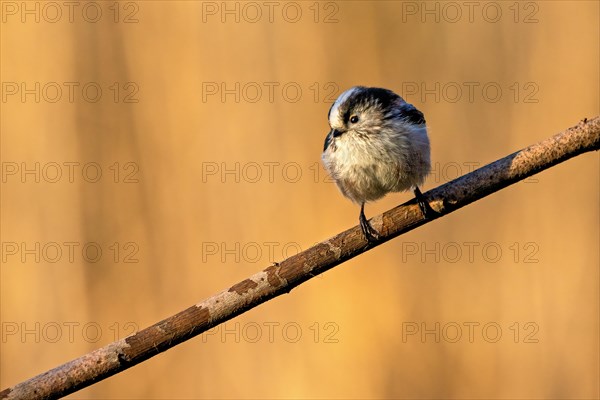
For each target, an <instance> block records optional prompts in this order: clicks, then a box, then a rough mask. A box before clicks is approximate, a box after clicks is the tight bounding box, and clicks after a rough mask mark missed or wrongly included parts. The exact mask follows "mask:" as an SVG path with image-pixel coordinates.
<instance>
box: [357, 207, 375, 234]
mask: <svg viewBox="0 0 600 400" xmlns="http://www.w3.org/2000/svg"><path fill="white" fill-rule="evenodd" d="M358 220H359V221H360V228H361V229H362V232H363V235H365V238H366V239H367V241H368V242H369V243H373V242H376V241H377V240H378V239H379V233H378V232H377V231H376V230H375V228H373V227H372V226H371V224H370V223H369V221H367V217H365V203H364V202H363V203H361V205H360V217H359V218H358Z"/></svg>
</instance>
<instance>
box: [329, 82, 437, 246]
mask: <svg viewBox="0 0 600 400" xmlns="http://www.w3.org/2000/svg"><path fill="white" fill-rule="evenodd" d="M328 119H329V126H330V127H331V131H330V132H329V134H328V135H327V137H326V138H325V146H324V149H323V155H322V160H323V165H324V166H325V169H326V170H327V172H328V173H329V175H331V177H332V178H333V179H334V180H335V183H336V184H337V186H338V188H339V189H340V191H341V192H342V194H343V195H344V196H346V197H347V198H349V199H350V200H352V201H353V202H355V203H357V204H360V217H359V221H360V227H361V229H362V231H363V233H364V235H365V238H366V239H367V240H368V241H369V242H374V241H376V240H377V239H378V238H379V234H378V233H377V231H376V230H375V229H374V228H373V227H372V226H371V224H370V223H369V221H367V218H366V217H365V203H366V202H368V201H374V200H378V199H380V198H382V197H383V196H385V195H386V194H387V193H389V192H402V191H406V190H409V189H413V190H414V193H415V196H416V198H417V201H418V204H419V207H420V208H421V211H422V212H423V215H424V217H425V218H428V217H431V216H433V215H434V214H436V211H434V210H433V209H432V208H431V207H430V206H429V203H427V200H426V199H425V197H424V196H423V194H422V193H421V191H420V190H419V185H422V184H423V182H424V181H425V177H426V176H427V175H428V174H429V171H430V169H431V162H430V156H429V153H430V150H429V138H428V137H427V128H426V126H425V117H424V116H423V113H421V112H420V111H419V110H417V109H416V108H415V107H414V106H413V105H412V104H409V103H407V102H406V101H404V99H403V98H402V97H400V96H398V95H397V94H396V93H394V92H392V91H391V90H388V89H381V88H371V87H364V86H355V87H352V88H350V89H348V90H346V91H345V92H344V93H342V94H341V95H340V96H339V97H338V98H337V100H336V101H335V102H334V103H333V105H332V106H331V108H330V109H329V115H328Z"/></svg>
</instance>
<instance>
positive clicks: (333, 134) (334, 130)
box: [331, 129, 344, 137]
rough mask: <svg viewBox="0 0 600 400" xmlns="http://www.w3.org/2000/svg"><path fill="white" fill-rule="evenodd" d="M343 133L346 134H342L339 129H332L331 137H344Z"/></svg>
mask: <svg viewBox="0 0 600 400" xmlns="http://www.w3.org/2000/svg"><path fill="white" fill-rule="evenodd" d="M342 133H344V132H340V131H338V130H337V129H332V130H331V135H332V136H333V137H338V136H342Z"/></svg>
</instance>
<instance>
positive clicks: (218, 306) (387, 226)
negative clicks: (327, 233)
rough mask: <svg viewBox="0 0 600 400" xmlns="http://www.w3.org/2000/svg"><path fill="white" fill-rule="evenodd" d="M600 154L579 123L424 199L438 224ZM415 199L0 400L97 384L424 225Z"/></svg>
mask: <svg viewBox="0 0 600 400" xmlns="http://www.w3.org/2000/svg"><path fill="white" fill-rule="evenodd" d="M599 149H600V117H596V118H594V119H592V120H589V121H588V120H583V121H581V122H580V123H579V124H577V125H576V126H574V127H572V128H569V129H567V130H566V131H564V132H561V133H559V134H557V135H555V136H553V137H551V138H548V139H546V140H543V141H542V142H539V143H536V144H534V145H531V146H529V147H527V148H525V149H523V150H521V151H518V152H516V153H513V154H510V155H508V156H506V157H504V158H502V159H500V160H498V161H495V162H493V163H491V164H488V165H486V166H484V167H481V168H479V169H477V170H475V171H473V172H471V173H469V174H467V175H463V176H461V177H459V178H457V179H455V180H453V181H451V182H449V183H446V184H444V185H442V186H439V187H437V188H435V189H432V190H430V191H429V192H427V193H425V196H426V197H427V198H428V199H429V200H430V202H431V205H432V207H433V208H434V209H435V210H436V211H439V215H437V216H436V218H439V217H442V216H444V215H446V214H449V213H451V212H453V211H455V210H458V209H459V208H461V207H464V206H466V205H467V204H470V203H472V202H474V201H477V200H479V199H482V198H483V197H485V196H487V195H489V194H491V193H494V192H496V191H498V190H500V189H502V188H505V187H506V186H509V185H511V184H513V183H515V182H518V181H520V180H522V179H525V178H527V177H529V176H531V175H534V174H536V173H538V172H540V171H543V170H545V169H547V168H550V167H552V166H554V165H556V164H559V163H561V162H563V161H566V160H568V159H570V158H572V157H575V156H577V155H579V154H582V153H585V152H588V151H592V150H599ZM430 221H431V220H424V219H423V218H422V214H421V211H420V209H419V207H418V205H417V203H416V201H415V200H411V201H409V202H407V203H405V204H402V205H400V206H398V207H395V208H393V209H391V210H389V211H386V212H384V213H383V214H382V215H379V216H377V217H375V218H373V219H372V220H371V224H372V225H373V227H374V228H375V229H377V231H378V232H380V235H381V238H380V240H379V241H378V242H377V243H376V244H375V245H368V244H367V242H366V240H365V239H364V237H363V235H362V233H361V230H360V227H358V226H355V227H353V228H351V229H348V230H347V231H345V232H342V233H340V234H338V235H336V236H334V237H332V238H330V239H328V240H326V241H324V242H321V243H319V244H317V245H315V246H313V247H311V248H309V249H307V250H305V251H303V252H301V253H299V254H297V255H295V256H292V257H289V258H287V259H286V260H284V261H282V262H281V263H275V264H274V265H271V266H270V267H268V268H266V269H265V270H263V271H260V272H258V273H256V274H254V275H252V276H251V277H249V278H248V279H245V280H243V281H242V282H239V283H236V284H235V285H233V286H232V287H230V288H229V289H227V290H224V291H222V292H221V293H218V294H216V295H214V296H212V297H210V298H208V299H206V300H204V301H203V302H201V303H198V304H196V305H193V306H191V307H189V308H188V309H186V310H184V311H181V312H180V313H178V314H175V315H173V316H171V317H169V318H167V319H165V320H163V321H161V322H158V323H157V324H154V325H152V326H150V327H148V328H146V329H144V330H141V331H139V332H137V333H135V334H133V335H131V336H128V337H126V338H124V339H121V340H118V341H116V342H114V343H111V344H109V345H107V346H105V347H102V348H100V349H98V350H95V351H93V352H91V353H88V354H86V355H84V356H82V357H80V358H78V359H75V360H73V361H70V362H68V363H66V364H63V365H61V366H59V367H56V368H54V369H52V370H50V371H47V372H44V373H43V374H40V375H38V376H35V377H33V378H31V379H29V380H27V381H24V382H22V383H19V384H17V385H15V386H13V387H11V388H8V389H5V390H3V391H2V392H0V399H5V398H6V399H42V398H57V397H60V396H64V395H67V394H69V393H73V392H75V391H77V390H79V389H82V388H84V387H86V386H89V385H91V384H93V383H95V382H98V381H101V380H103V379H105V378H107V377H109V376H111V375H114V374H117V373H119V372H121V371H124V370H126V369H127V368H130V367H132V366H134V365H136V364H138V363H141V362H142V361H144V360H147V359H149V358H150V357H153V356H155V355H157V354H158V353H160V352H163V351H165V350H168V349H170V348H171V347H174V346H175V345H177V344H179V343H181V342H184V341H186V340H188V339H191V338H193V337H194V336H196V335H199V334H201V333H202V332H205V331H206V330H208V329H210V328H212V327H214V326H216V325H219V324H221V323H223V322H225V321H227V320H229V319H231V318H233V317H235V316H237V315H239V314H242V313H244V312H246V311H248V310H250V309H252V308H254V307H256V306H258V305H259V304H262V303H264V302H266V301H268V300H270V299H272V298H274V297H277V296H279V295H281V294H283V293H288V292H289V291H290V290H292V289H293V288H294V287H296V286H298V285H300V284H301V283H303V282H306V281H307V280H309V279H311V278H313V277H314V276H316V275H318V274H321V273H323V272H325V271H327V270H329V269H331V268H333V267H335V266H336V265H338V264H341V263H343V262H344V261H346V260H349V259H351V258H353V257H355V256H357V255H359V254H361V253H364V252H365V251H367V250H369V249H371V248H373V247H375V246H377V245H379V244H381V243H383V242H386V241H388V240H390V239H392V238H395V237H396V236H399V235H401V234H403V233H405V232H408V231H410V230H412V229H415V228H416V227H418V226H421V225H423V224H426V223H428V222H430Z"/></svg>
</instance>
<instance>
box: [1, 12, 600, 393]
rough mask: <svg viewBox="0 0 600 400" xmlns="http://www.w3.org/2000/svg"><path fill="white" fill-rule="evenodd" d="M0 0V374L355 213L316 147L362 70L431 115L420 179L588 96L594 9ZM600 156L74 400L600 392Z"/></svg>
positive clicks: (22, 374) (129, 322)
mask: <svg viewBox="0 0 600 400" xmlns="http://www.w3.org/2000/svg"><path fill="white" fill-rule="evenodd" d="M0 6H1V11H2V25H1V40H0V44H1V53H0V54H1V70H0V72H1V81H2V102H1V108H2V109H1V134H2V136H1V157H2V164H1V165H2V182H1V185H2V187H1V198H0V199H1V205H2V208H1V236H2V238H1V242H2V260H1V261H2V266H1V269H0V274H1V275H0V276H1V285H0V288H1V323H2V337H1V342H0V345H1V359H0V366H1V371H0V384H1V387H2V388H6V387H8V386H11V385H14V384H16V383H18V382H20V381H23V380H25V379H27V378H30V377H32V376H34V375H36V374H38V373H41V372H44V371H46V370H47V369H50V368H53V367H55V366H57V365H59V364H62V363H64V362H66V361H69V360H71V359H73V358H76V357H78V356H81V355H83V354H85V353H87V352H89V351H91V350H94V349H96V348H98V347H101V346H104V345H106V344H108V343H110V342H112V341H114V340H116V339H119V338H122V337H125V336H127V335H129V334H131V333H133V332H135V331H136V330H138V329H142V328H144V327H146V326H148V325H150V324H153V323H155V322H157V321H159V320H161V319H163V318H165V317H167V316H169V315H172V314H174V313H176V312H178V311H180V310H183V309H184V308H187V307H188V306H190V305H192V304H194V303H196V302H199V301H201V300H203V299H204V298H206V297H208V296H210V295H212V294H215V293H217V292H219V291H220V290H222V289H224V288H227V287H229V286H231V284H233V283H236V282H238V281H240V280H242V279H245V278H246V277H247V276H249V275H251V274H252V273H254V272H257V271H259V270H261V269H263V268H265V267H266V266H268V265H269V264H270V263H271V262H273V261H279V260H282V259H284V258H285V257H287V256H289V255H292V254H296V253H297V252H298V251H301V250H303V249H306V248H308V247H309V246H311V245H312V244H314V243H315V242H318V241H321V240H324V239H326V238H328V237H330V236H333V235H334V234H337V233H338V232H340V231H342V230H344V229H347V228H350V227H351V226H354V225H356V224H357V223H358V212H359V209H358V207H357V206H356V205H354V204H352V203H351V202H350V201H348V200H347V199H345V198H343V197H342V195H341V194H340V193H339V192H338V190H337V188H336V187H335V185H334V184H333V183H332V182H331V181H330V180H329V179H328V178H327V176H326V174H325V172H324V170H323V168H322V166H321V164H320V155H321V151H322V147H323V140H324V137H325V135H326V133H327V131H328V129H329V127H328V124H327V112H328V110H329V107H330V104H331V103H332V102H333V101H334V100H335V98H336V97H337V95H339V94H340V93H341V92H342V91H344V90H345V89H347V88H349V87H351V86H354V85H357V84H361V85H367V86H381V87H386V88H389V89H392V90H394V91H396V92H397V93H399V94H401V95H402V96H403V97H404V98H405V99H406V100H407V101H408V102H410V103H413V104H414V105H415V106H416V107H417V108H419V109H420V110H421V111H423V112H424V114H425V116H426V119H427V124H428V127H429V132H430V138H431V142H432V161H433V171H432V174H431V175H430V177H429V178H428V180H427V183H426V185H425V186H424V187H423V188H422V189H424V191H425V190H429V189H431V188H433V187H436V186H438V185H440V184H442V183H445V182H447V181H450V180H452V179H454V178H456V177H457V176H459V175H462V174H465V173H468V172H470V171H471V170H473V169H474V168H477V167H479V166H483V165H485V164H487V163H489V162H492V161H494V160H496V159H498V158H501V157H503V156H505V155H508V154H510V153H512V152H514V151H516V150H519V149H521V148H523V147H526V146H528V145H529V144H532V143H535V142H537V141H540V140H542V139H545V138H547V137H549V136H551V135H554V134H555V133H558V132H560V131H562V130H563V129H565V128H567V127H570V126H572V125H575V124H577V122H578V121H580V120H581V119H583V118H585V117H588V118H590V117H594V116H596V115H597V114H598V112H599V108H600V103H599V90H598V88H599V77H598V76H599V56H600V55H599V50H598V49H599V43H598V41H599V39H598V38H599V22H598V15H599V11H600V10H599V4H598V2H594V1H552V2H549V1H548V2H547V1H543V2H542V1H525V2H504V1H502V2H478V1H475V2H437V1H436V2H421V1H416V2H412V1H406V2H401V1H381V2H371V1H352V2H341V1H322V2H319V1H296V2H285V1H284V2H279V1H274V2H238V1H230V2H220V1H219V2H210V1H208V2H200V1H169V2H167V1H122V2H112V1H111V2H40V1H29V2H15V1H2V2H1V3H0ZM598 161H599V160H598V154H597V153H596V154H591V153H590V154H585V155H582V156H579V157H577V158H575V159H573V160H570V161H568V162H565V163H563V164H560V165H558V166H557V167H555V168H552V169H550V170H548V171H546V172H543V173H541V174H539V175H536V176H534V177H533V178H530V179H528V180H526V181H525V182H521V183H518V184H515V185H513V186H510V187H509V188H507V189H505V190H502V191H501V192H499V193H496V194H494V195H492V196H490V197H488V198H485V199H484V200H481V201H479V202H476V203H474V204H472V205H470V206H468V207H466V208H464V209H461V210H459V211H458V212H456V213H453V214H451V215H449V216H447V217H445V218H442V219H440V220H437V221H435V222H433V223H431V224H427V225H425V226H423V227H421V228H419V229H417V230H415V231H412V232H410V233H408V234H406V235H404V236H401V237H399V238H397V239H396V240H393V241H391V242H389V243H387V244H385V245H383V246H380V247H378V248H376V249H374V250H372V251H369V252H368V253H367V254H364V255H361V256H360V257H357V258H355V259H353V260H351V261H349V262H347V263H345V264H343V265H341V266H339V267H337V268H335V269H333V270H332V271H330V272H327V273H326V274H324V275H323V276H319V277H317V278H315V279H313V280H311V281H309V282H308V283H306V284H304V285H302V286H301V287H299V288H297V289H294V290H293V291H292V292H291V294H289V295H286V296H282V297H280V298H277V299H275V300H273V301H270V302H268V303H267V304H264V305H262V306H260V307H258V308H255V309H253V310H251V311H250V312H248V313H246V314H244V315H242V316H240V317H238V318H236V319H234V320H232V321H230V322H227V323H226V324H225V325H222V326H220V327H217V328H215V329H213V330H211V331H209V332H207V333H205V334H203V335H201V336H198V337H197V338H195V339H193V340H190V341H188V342H186V343H184V344H181V345H179V346H177V347H176V348H174V349H172V350H169V351H167V352H165V353H162V354H160V355H158V356H156V357H154V358H152V359H150V360H149V361H147V362H144V363H142V364H140V365H138V366H136V367H134V368H132V369H129V370H127V371H125V372H124V373H121V374H118V375H117V376H114V377H112V378H109V379H107V380H105V381H102V382H100V383H97V384H95V385H93V386H91V387H89V388H86V389H84V390H82V391H80V392H77V393H75V394H73V395H71V396H70V398H74V399H75V398H76V399H100V398H102V399H117V398H118V399H141V398H144V399H166V398H190V399H192V398H193V399H196V398H197V399H204V398H236V399H237V398H241V399H244V398H277V399H279V398H340V399H341V398H365V399H370V398H373V399H375V398H376V399H392V398H458V399H462V398H515V399H516V398H553V399H556V398H597V397H598V396H599V379H598V376H599V374H600V371H599V348H598V343H599V340H598V338H599V336H598V334H599V332H598V326H599V317H598V315H599V272H598V266H599V254H598V253H599V250H598V242H599V207H598V204H599V197H600V194H599V178H600V177H599V168H598V167H599V162H598ZM411 196H412V195H411V194H409V193H402V194H393V195H389V196H387V197H386V198H385V199H383V200H381V201H379V202H377V203H373V204H369V205H368V206H367V209H366V212H367V215H368V216H369V217H372V216H375V215H377V214H379V213H381V212H383V211H384V210H387V209H389V208H391V207H393V206H395V205H398V204H400V203H403V202H405V201H408V200H410V199H411Z"/></svg>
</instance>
